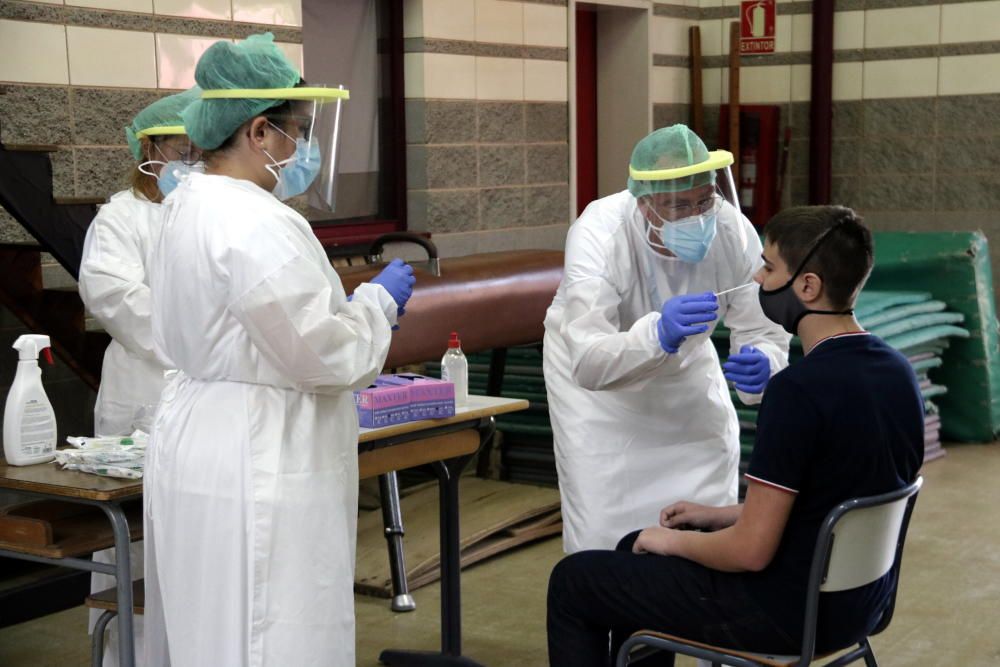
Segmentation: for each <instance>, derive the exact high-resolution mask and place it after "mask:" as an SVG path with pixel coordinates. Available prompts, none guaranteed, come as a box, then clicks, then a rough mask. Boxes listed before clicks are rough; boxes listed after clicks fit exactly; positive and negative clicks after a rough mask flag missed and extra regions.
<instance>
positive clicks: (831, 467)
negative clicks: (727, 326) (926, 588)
mask: <svg viewBox="0 0 1000 667" xmlns="http://www.w3.org/2000/svg"><path fill="white" fill-rule="evenodd" d="M923 452H924V414H923V399H922V398H921V396H920V389H919V388H918V386H917V379H916V376H915V375H914V373H913V369H912V367H911V366H910V364H909V362H907V360H906V358H905V357H903V355H901V354H900V353H899V352H897V351H896V350H894V349H892V348H891V347H889V346H888V345H886V344H885V343H884V342H883V341H882V340H881V339H879V338H878V337H876V336H873V335H870V334H867V333H858V334H844V335H841V336H836V337H833V338H828V339H826V340H823V341H821V342H820V343H818V344H817V345H816V346H815V347H814V348H813V349H812V350H811V351H810V352H809V354H807V355H806V356H805V358H804V359H802V360H801V361H799V362H797V363H795V364H792V365H791V366H789V367H788V368H786V369H785V370H783V371H781V372H780V373H778V374H776V375H775V376H774V377H773V378H771V380H770V382H769V383H768V387H767V390H766V392H765V394H764V399H763V401H762V403H761V406H760V414H759V417H758V420H757V438H756V444H755V445H754V451H753V456H752V457H751V459H750V466H749V469H748V472H747V478H748V479H749V480H752V481H755V482H757V483H760V484H765V485H769V486H772V487H776V488H779V489H783V490H785V491H786V492H788V493H794V494H795V496H796V497H795V503H794V504H793V506H792V510H791V514H790V515H789V517H788V524H787V526H786V527H785V531H784V534H783V536H782V539H781V543H780V545H779V547H778V551H777V553H776V554H775V556H774V559H773V560H772V561H771V564H770V565H769V566H768V567H767V568H765V569H764V570H763V571H762V572H760V573H758V574H756V575H753V576H751V577H750V578H749V584H750V590H751V594H752V595H753V596H754V597H755V598H756V599H757V600H758V601H759V602H760V604H761V605H762V606H763V607H764V608H765V609H766V610H767V611H768V612H769V613H770V614H771V615H772V616H773V618H774V620H776V621H778V622H780V623H781V624H782V625H784V626H785V627H789V628H791V629H793V630H795V631H796V632H799V633H801V628H802V623H803V619H802V616H803V611H804V608H805V588H806V582H807V580H808V577H809V567H810V564H811V562H812V556H813V549H814V547H815V545H816V536H817V534H818V532H819V528H820V524H821V523H822V521H823V519H824V518H825V517H826V515H827V514H828V513H829V511H830V510H831V509H833V508H834V507H835V506H837V505H838V504H840V503H841V502H843V501H844V500H847V499H849V498H856V497H859V496H871V495H877V494H880V493H886V492H888V491H892V490H895V489H898V488H901V487H903V486H905V485H906V484H909V483H910V482H911V481H913V479H914V478H915V477H916V475H917V471H918V469H919V468H920V465H921V463H922V461H923ZM887 578H888V577H883V579H882V580H879V581H878V582H875V583H873V584H869V585H868V586H863V587H861V588H858V589H853V590H850V591H843V592H839V593H828V594H823V596H822V597H821V600H820V627H819V629H818V635H817V649H818V650H822V649H823V648H824V647H830V648H833V646H831V644H840V643H842V642H849V641H855V640H857V639H860V638H861V637H862V636H864V634H866V633H867V631H868V630H870V629H871V628H872V627H873V626H874V624H875V623H876V622H877V621H878V618H879V616H880V615H881V612H882V609H883V607H884V604H885V602H886V601H887V599H888V594H889V590H890V586H891V583H890V582H888V581H886V579H887ZM859 610H863V612H862V613H860V614H859V613H858V612H859ZM859 617H861V618H860V620H855V621H854V622H851V621H849V620H848V619H852V618H853V619H858V618H859ZM793 636H795V635H793Z"/></svg>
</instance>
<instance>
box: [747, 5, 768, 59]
mask: <svg viewBox="0 0 1000 667" xmlns="http://www.w3.org/2000/svg"><path fill="white" fill-rule="evenodd" d="M775 13H776V11H775V0H743V1H742V2H741V3H740V54H742V55H746V56H752V55H756V54H760V53H774V24H775Z"/></svg>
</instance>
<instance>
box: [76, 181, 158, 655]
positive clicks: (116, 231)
mask: <svg viewBox="0 0 1000 667" xmlns="http://www.w3.org/2000/svg"><path fill="white" fill-rule="evenodd" d="M161 215H162V208H161V207H160V205H159V204H155V203H153V202H151V201H149V200H148V199H146V198H145V197H142V196H136V195H135V194H134V193H133V192H132V190H124V191H122V192H119V193H118V194H116V195H114V196H112V197H111V200H110V201H109V202H108V203H107V204H104V205H103V206H101V209H100V211H98V213H97V216H96V217H95V218H94V221H93V222H92V223H91V224H90V227H89V228H88V229H87V238H86V240H85V241H84V244H83V258H82V260H81V262H80V296H81V298H82V299H83V302H84V304H86V306H87V310H88V311H89V312H90V313H91V314H92V315H93V316H94V317H95V318H96V319H97V321H98V322H100V324H101V326H103V327H104V329H105V331H107V332H108V333H109V334H111V337H112V340H111V344H110V345H108V348H107V350H105V352H104V366H103V368H102V370H101V387H100V389H99V390H98V392H97V403H96V405H95V406H94V432H95V433H96V434H98V435H128V434H130V433H132V431H134V430H135V429H136V428H137V427H138V428H142V429H143V430H146V431H148V430H149V427H150V424H151V423H152V420H153V411H154V410H155V408H156V404H157V402H158V401H159V399H160V392H161V391H162V390H163V386H164V380H163V371H164V368H163V366H162V365H161V364H160V363H159V362H158V361H157V360H156V355H155V353H154V352H153V331H152V325H151V322H150V292H149V279H148V272H147V270H146V268H147V266H148V261H149V257H150V253H151V248H152V244H153V243H154V242H155V240H156V237H157V236H158V235H159V232H160V216H161ZM142 552H143V545H142V542H133V543H132V549H131V556H132V573H133V575H132V577H133V579H139V578H141V577H142ZM114 553H115V550H114V549H105V550H104V551H99V552H97V553H95V554H94V560H96V561H98V562H101V563H112V562H114ZM114 585H115V578H114V577H112V576H111V575H107V574H98V573H95V574H93V575H92V576H91V590H92V591H102V590H105V589H108V588H112V587H113V586H114ZM100 613H101V612H100V611H94V610H92V611H91V612H90V617H91V618H90V624H91V629H92V628H93V624H94V622H96V620H97V617H98V616H99V615H100ZM117 627H118V624H117V623H115V622H112V623H111V625H110V626H109V628H110V629H109V631H108V632H107V638H106V643H105V652H104V665H105V666H106V667H113V666H114V665H117V664H118V663H119V661H118V638H117ZM135 637H136V646H137V653H138V652H139V650H140V649H141V647H142V638H143V628H142V617H141V616H136V619H135Z"/></svg>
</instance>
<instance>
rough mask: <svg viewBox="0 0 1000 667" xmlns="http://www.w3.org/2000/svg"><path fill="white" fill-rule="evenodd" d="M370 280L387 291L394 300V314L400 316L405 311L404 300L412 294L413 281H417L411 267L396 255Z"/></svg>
mask: <svg viewBox="0 0 1000 667" xmlns="http://www.w3.org/2000/svg"><path fill="white" fill-rule="evenodd" d="M371 282H372V283H373V284H375V285H381V286H382V287H384V288H385V289H386V291H387V292H389V296H391V297H392V299H393V301H395V302H396V306H397V310H396V315H397V316H399V317H402V316H403V314H404V313H406V307H405V306H406V302H407V301H409V300H410V297H411V296H412V295H413V283H415V282H417V279H416V278H414V277H413V267H412V266H410V265H409V264H407V263H406V262H404V261H403V260H401V259H399V258H398V257H397V258H396V259H394V260H392V261H391V262H389V265H388V266H386V267H385V268H384V269H382V272H381V273H379V274H378V275H377V276H375V277H374V278H372V279H371Z"/></svg>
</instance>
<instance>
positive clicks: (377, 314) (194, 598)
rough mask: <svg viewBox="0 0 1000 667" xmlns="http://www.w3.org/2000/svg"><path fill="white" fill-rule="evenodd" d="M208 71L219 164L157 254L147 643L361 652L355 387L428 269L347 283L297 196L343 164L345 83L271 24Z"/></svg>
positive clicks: (326, 659)
mask: <svg viewBox="0 0 1000 667" xmlns="http://www.w3.org/2000/svg"><path fill="white" fill-rule="evenodd" d="M195 78H196V80H197V81H198V84H199V86H200V87H201V88H202V91H203V92H202V99H200V100H198V101H196V102H194V103H193V104H192V105H191V106H190V107H188V109H187V110H186V111H185V113H184V115H183V118H184V125H185V128H186V129H187V131H188V134H189V136H191V138H192V140H193V141H194V142H195V143H196V144H197V145H198V146H199V147H201V148H203V149H205V154H204V155H205V163H206V172H205V173H204V174H192V175H191V176H190V177H188V178H187V179H186V180H185V181H184V182H183V183H182V184H181V185H180V186H179V187H178V188H177V189H176V190H175V191H174V193H173V194H172V195H171V196H170V197H168V198H167V200H166V202H165V204H164V206H165V208H166V209H167V211H166V215H165V216H164V220H163V229H162V233H161V236H160V241H159V245H158V252H157V254H156V257H155V261H154V265H153V272H152V288H153V336H154V341H155V345H156V350H157V353H158V354H160V355H161V356H162V357H163V358H164V359H165V360H167V361H168V362H169V364H170V365H171V366H172V367H173V368H176V369H177V371H178V372H177V375H176V376H175V377H174V378H172V379H171V381H170V382H169V384H168V385H167V388H166V389H165V391H164V393H163V397H162V399H161V403H160V407H159V409H158V411H157V415H156V420H155V423H154V426H153V434H152V440H151V443H150V450H149V454H148V457H149V459H148V461H147V468H146V475H147V477H146V493H145V503H146V505H145V521H146V570H147V574H146V628H147V638H146V656H147V658H148V662H149V664H150V665H174V666H176V667H198V666H206V667H207V666H209V665H211V666H213V667H215V666H222V665H226V666H230V665H231V666H234V667H235V666H241V665H249V666H252V667H258V666H262V665H269V666H282V667H283V666H286V665H287V666H292V665H295V666H307V665H329V666H330V667H344V666H346V665H353V664H354V599H353V592H352V587H353V570H354V555H355V528H356V521H357V477H358V468H357V435H358V423H357V415H356V412H355V408H354V400H353V396H352V390H355V389H358V388H361V387H364V386H366V385H367V384H368V383H369V382H370V381H371V380H373V379H374V377H375V376H376V375H377V374H378V372H379V370H380V369H381V368H382V365H383V363H384V361H385V357H386V354H387V352H388V349H389V343H390V337H391V328H392V327H393V326H394V325H395V324H396V318H397V312H398V309H400V308H402V307H403V305H404V304H405V303H406V300H407V299H408V298H409V296H410V294H411V292H412V285H413V275H412V269H411V268H410V267H409V266H408V265H406V264H403V263H402V262H394V263H393V264H391V265H390V266H389V267H388V268H387V269H386V270H385V271H383V273H382V274H380V275H379V276H377V277H376V278H375V279H373V280H372V282H371V283H365V284H362V285H360V286H359V287H358V289H357V290H356V291H355V292H354V294H353V295H352V298H350V299H349V298H348V297H347V296H346V295H345V294H344V290H343V287H342V285H341V283H340V280H339V278H338V277H337V274H336V273H335V272H334V271H333V269H332V268H331V266H330V263H329V261H328V259H327V257H326V254H325V252H324V251H323V248H322V247H321V246H320V244H319V242H318V241H317V239H316V237H315V236H314V235H313V232H312V230H311V228H310V226H309V224H308V223H307V222H306V220H305V219H304V218H303V217H302V216H301V215H299V214H298V213H296V212H295V211H294V210H292V209H291V208H289V207H288V206H286V205H285V204H283V203H282V202H281V201H280V199H284V198H287V197H291V196H294V195H297V194H300V193H303V192H305V191H306V190H307V188H309V187H310V185H313V186H315V185H316V183H319V182H321V181H323V180H324V179H327V178H331V172H330V171H329V169H328V165H327V164H325V163H324V159H327V160H328V159H329V155H324V152H325V151H324V150H323V149H321V147H320V144H321V143H322V142H324V141H329V137H330V136H331V135H330V134H329V133H328V132H327V131H326V129H325V128H324V127H323V126H322V119H323V118H324V117H325V115H324V114H325V112H324V111H323V110H324V108H334V107H336V106H337V105H338V100H339V99H341V98H343V97H345V96H346V91H343V90H335V89H326V88H306V87H301V86H299V84H300V83H301V80H300V77H299V73H298V72H297V71H296V70H295V68H294V67H293V66H292V65H291V64H290V63H289V62H288V60H287V59H286V58H285V56H284V55H283V54H282V52H281V51H280V50H279V49H278V47H277V46H276V45H275V44H274V43H273V37H272V36H271V35H269V34H268V35H255V36H252V37H250V38H249V39H247V40H246V41H244V42H241V43H238V44H233V43H232V42H227V41H222V42H218V43H216V44H214V45H212V46H211V47H210V48H209V49H208V50H207V51H206V52H205V54H204V55H203V56H202V57H201V59H200V60H199V62H198V65H197V69H196V74H195ZM328 103H329V104H328ZM325 145H329V144H325ZM324 185H329V183H324ZM324 191H325V192H327V193H329V192H332V188H329V187H327V188H325V190H324Z"/></svg>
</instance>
